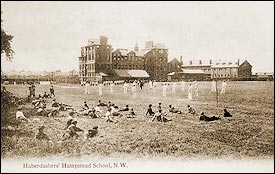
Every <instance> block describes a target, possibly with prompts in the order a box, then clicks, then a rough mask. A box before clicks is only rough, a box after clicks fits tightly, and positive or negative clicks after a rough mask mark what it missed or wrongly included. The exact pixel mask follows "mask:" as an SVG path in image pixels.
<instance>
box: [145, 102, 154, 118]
mask: <svg viewBox="0 0 275 174" xmlns="http://www.w3.org/2000/svg"><path fill="white" fill-rule="evenodd" d="M147 114H149V115H150V116H152V115H154V114H155V113H154V112H153V110H152V104H149V108H148V109H147V112H146V116H147Z"/></svg>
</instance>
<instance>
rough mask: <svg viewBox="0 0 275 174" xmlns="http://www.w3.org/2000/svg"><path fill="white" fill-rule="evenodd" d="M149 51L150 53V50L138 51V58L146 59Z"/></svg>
mask: <svg viewBox="0 0 275 174" xmlns="http://www.w3.org/2000/svg"><path fill="white" fill-rule="evenodd" d="M149 51H150V49H143V50H140V51H137V52H136V56H138V57H144V56H145V54H147V53H148V52H149Z"/></svg>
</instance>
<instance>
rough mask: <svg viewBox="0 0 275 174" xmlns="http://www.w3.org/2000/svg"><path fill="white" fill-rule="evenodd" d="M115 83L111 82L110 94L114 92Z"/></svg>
mask: <svg viewBox="0 0 275 174" xmlns="http://www.w3.org/2000/svg"><path fill="white" fill-rule="evenodd" d="M113 88H114V83H113V82H111V84H110V94H113V93H114V89H113Z"/></svg>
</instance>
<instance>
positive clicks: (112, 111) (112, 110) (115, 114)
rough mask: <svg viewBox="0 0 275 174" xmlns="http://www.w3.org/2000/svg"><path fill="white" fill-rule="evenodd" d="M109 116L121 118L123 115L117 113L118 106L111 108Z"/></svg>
mask: <svg viewBox="0 0 275 174" xmlns="http://www.w3.org/2000/svg"><path fill="white" fill-rule="evenodd" d="M111 114H112V115H113V116H123V114H122V113H120V112H119V109H118V106H112V108H111Z"/></svg>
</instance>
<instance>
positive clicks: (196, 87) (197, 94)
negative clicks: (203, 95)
mask: <svg viewBox="0 0 275 174" xmlns="http://www.w3.org/2000/svg"><path fill="white" fill-rule="evenodd" d="M198 85H199V83H198V82H197V81H195V94H196V96H197V97H198V96H199V86H198Z"/></svg>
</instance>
